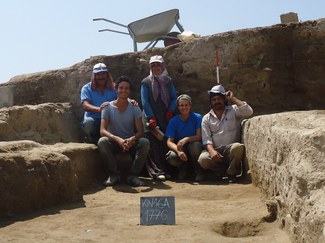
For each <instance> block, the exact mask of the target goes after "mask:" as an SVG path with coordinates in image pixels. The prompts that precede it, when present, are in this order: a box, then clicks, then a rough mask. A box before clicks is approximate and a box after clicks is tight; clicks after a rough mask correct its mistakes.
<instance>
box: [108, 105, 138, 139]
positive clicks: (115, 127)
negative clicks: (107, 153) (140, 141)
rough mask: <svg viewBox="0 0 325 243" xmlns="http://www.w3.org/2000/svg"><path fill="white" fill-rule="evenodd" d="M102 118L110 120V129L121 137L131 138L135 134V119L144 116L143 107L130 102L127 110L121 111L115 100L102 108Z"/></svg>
mask: <svg viewBox="0 0 325 243" xmlns="http://www.w3.org/2000/svg"><path fill="white" fill-rule="evenodd" d="M102 118H107V119H108V120H109V124H108V131H109V132H110V133H112V134H114V135H116V136H119V137H121V138H124V139H125V138H129V137H132V136H134V134H135V119H141V118H142V112H141V109H140V108H139V107H138V106H134V105H132V104H131V103H128V107H127V108H126V110H125V111H123V112H120V111H119V110H118V108H117V107H116V105H114V101H111V102H110V104H109V106H106V107H105V108H104V109H103V110H102Z"/></svg>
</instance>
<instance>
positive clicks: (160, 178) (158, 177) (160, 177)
mask: <svg viewBox="0 0 325 243" xmlns="http://www.w3.org/2000/svg"><path fill="white" fill-rule="evenodd" d="M156 179H157V180H160V181H165V180H166V177H165V175H159V176H157V177H156Z"/></svg>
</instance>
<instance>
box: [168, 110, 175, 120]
mask: <svg viewBox="0 0 325 243" xmlns="http://www.w3.org/2000/svg"><path fill="white" fill-rule="evenodd" d="M173 116H174V113H173V112H171V111H167V113H166V120H167V121H169V120H170V119H172V118H173Z"/></svg>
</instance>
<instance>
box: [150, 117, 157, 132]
mask: <svg viewBox="0 0 325 243" xmlns="http://www.w3.org/2000/svg"><path fill="white" fill-rule="evenodd" d="M156 126H157V121H156V118H154V117H151V118H150V119H149V127H150V128H151V129H156Z"/></svg>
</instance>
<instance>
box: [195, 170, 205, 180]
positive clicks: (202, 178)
mask: <svg viewBox="0 0 325 243" xmlns="http://www.w3.org/2000/svg"><path fill="white" fill-rule="evenodd" d="M204 180H205V175H204V173H203V172H201V171H200V172H197V173H196V176H195V181H196V182H201V181H204Z"/></svg>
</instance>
